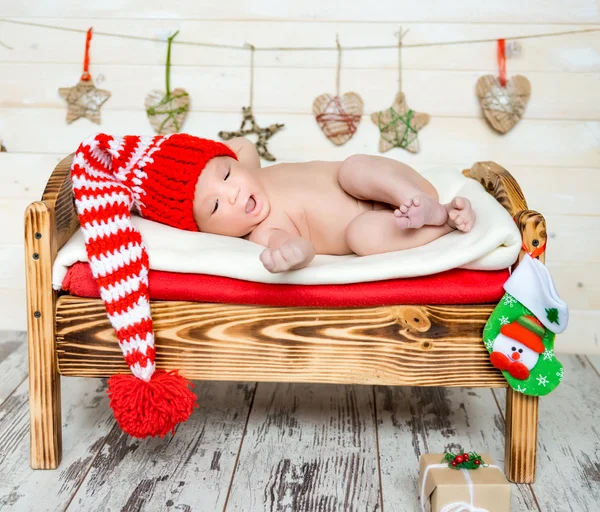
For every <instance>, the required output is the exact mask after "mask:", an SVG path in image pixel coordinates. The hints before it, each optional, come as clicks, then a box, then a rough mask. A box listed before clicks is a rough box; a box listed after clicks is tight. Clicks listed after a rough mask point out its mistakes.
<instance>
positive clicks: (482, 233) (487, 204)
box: [52, 168, 521, 289]
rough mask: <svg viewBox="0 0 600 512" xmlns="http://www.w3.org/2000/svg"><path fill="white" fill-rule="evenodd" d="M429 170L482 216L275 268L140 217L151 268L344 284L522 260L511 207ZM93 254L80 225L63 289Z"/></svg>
mask: <svg viewBox="0 0 600 512" xmlns="http://www.w3.org/2000/svg"><path fill="white" fill-rule="evenodd" d="M423 175H424V176H425V177H426V178H427V179H428V180H429V181H431V182H432V183H433V185H434V186H435V187H436V189H437V190H438V191H439V194H440V201H441V202H442V203H448V202H450V201H451V200H452V198H453V197H455V196H457V195H459V196H465V197H467V198H469V199H470V200H471V203H472V204H473V207H474V209H475V212H476V214H477V220H476V222H475V226H474V228H473V229H472V230H471V231H470V232H469V233H461V232H458V231H455V232H452V233H449V234H447V235H444V236H443V237H441V238H439V239H437V240H434V241H433V242H431V243H429V244H427V245H425V246H422V247H417V248H414V249H409V250H406V251H398V252H389V253H385V254H374V255H372V256H362V257H359V256H356V255H347V256H329V255H317V256H316V257H315V259H314V260H313V261H312V262H311V264H310V265H308V266H307V267H305V268H303V269H300V270H292V271H288V272H283V273H280V274H271V273H270V272H268V271H267V270H265V268H264V267H263V265H262V263H261V262H260V260H259V259H258V257H259V255H260V253H261V252H262V250H263V249H264V248H263V247H262V246H260V245H258V244H255V243H253V242H250V241H248V240H244V239H242V238H231V237H226V236H220V235H212V234H207V233H192V232H189V231H182V230H179V229H175V228H171V227H168V226H164V225H162V224H158V223H155V222H151V221H148V220H145V219H142V218H139V217H136V216H134V217H133V223H134V225H135V226H136V227H137V228H138V229H139V230H140V232H141V233H142V238H143V240H144V242H145V244H146V246H147V248H148V253H149V257H150V268H152V269H155V270H164V271H169V272H187V273H197V274H212V275H218V276H226V277H233V278H237V279H243V280H246V281H256V282H261V283H289V284H303V285H309V284H343V283H358V282H366V281H380V280H383V279H393V278H399V277H414V276H422V275H428V274H436V273H438V272H443V271H445V270H449V269H452V268H459V267H460V268H468V269H477V270H498V269H503V268H507V267H509V266H510V265H512V263H514V262H515V260H516V259H517V256H518V254H519V250H520V248H521V236H520V233H519V230H518V229H517V227H516V225H515V223H514V221H513V220H512V218H511V217H510V215H509V214H508V212H507V211H506V210H505V209H504V208H503V207H502V206H500V204H499V203H498V202H497V201H496V200H495V199H494V198H493V197H492V196H491V195H489V194H488V193H487V192H486V191H485V190H484V188H483V187H482V186H481V185H480V184H479V183H478V182H476V181H475V180H473V179H470V178H465V177H464V176H463V175H462V174H461V173H460V172H459V171H457V170H455V169H445V168H440V169H432V170H430V171H426V172H424V173H423ZM77 261H87V255H86V252H85V245H84V241H83V235H82V233H81V230H79V231H77V232H76V233H75V234H74V235H73V237H72V238H71V240H69V241H68V242H67V244H65V246H64V247H63V248H62V249H61V250H60V251H59V253H58V256H57V258H56V262H55V264H54V269H53V278H52V282H53V286H54V287H55V288H56V289H60V287H61V283H62V281H63V279H64V277H65V275H66V272H67V270H68V268H69V267H70V266H71V265H72V264H73V263H75V262H77Z"/></svg>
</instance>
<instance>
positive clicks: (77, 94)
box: [58, 77, 110, 124]
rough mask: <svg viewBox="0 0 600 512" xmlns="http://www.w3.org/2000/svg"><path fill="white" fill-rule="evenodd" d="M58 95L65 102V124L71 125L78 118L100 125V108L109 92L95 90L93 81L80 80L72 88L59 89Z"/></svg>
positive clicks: (108, 96) (90, 79)
mask: <svg viewBox="0 0 600 512" xmlns="http://www.w3.org/2000/svg"><path fill="white" fill-rule="evenodd" d="M58 93H59V94H60V95H61V96H62V97H63V98H64V99H65V100H67V123H68V124H71V123H72V122H73V121H75V120H77V119H79V118H80V117H87V118H88V119H89V120H90V121H92V122H94V123H96V124H100V107H101V106H102V105H104V103H105V102H106V100H108V98H110V92H108V91H105V90H103V89H96V86H95V85H94V81H93V80H92V78H91V77H90V78H89V79H88V80H80V81H79V83H78V84H77V85H75V86H73V87H61V88H60V89H59V90H58Z"/></svg>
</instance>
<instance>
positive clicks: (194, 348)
mask: <svg viewBox="0 0 600 512" xmlns="http://www.w3.org/2000/svg"><path fill="white" fill-rule="evenodd" d="M492 309H493V306H490V305H472V306H383V307H374V308H343V309H318V308H282V307H262V306H240V305H231V304H202V303H193V302H175V301H153V302H152V318H153V321H154V332H155V336H156V346H157V351H156V352H157V357H156V363H157V367H159V368H160V367H164V368H180V369H181V370H182V373H184V374H185V375H187V376H188V378H192V379H217V380H236V379H242V378H243V379H244V380H256V381H296V382H336V383H360V384H394V385H421V386H506V381H505V379H504V377H503V376H502V374H501V373H500V372H499V371H498V370H496V369H495V368H493V367H492V366H491V364H490V363H489V354H488V353H487V351H486V349H485V347H484V346H483V344H482V342H481V333H482V331H483V327H484V325H485V323H486V321H487V318H488V317H489V315H490V314H491V311H492ZM56 330H57V332H56V336H57V338H56V339H57V358H58V366H59V371H60V373H61V374H62V375H78V376H95V377H100V376H110V375H112V374H113V373H116V372H119V371H128V367H127V365H126V364H125V362H124V360H123V357H122V355H121V350H120V348H119V346H118V344H117V339H116V337H115V335H114V329H113V328H112V326H111V325H110V323H109V321H108V318H107V317H106V310H105V306H104V303H103V302H102V301H101V300H100V299H86V298H80V297H72V296H69V295H64V296H61V297H60V298H59V300H58V304H57V310H56Z"/></svg>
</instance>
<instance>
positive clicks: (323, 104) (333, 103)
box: [313, 92, 363, 146]
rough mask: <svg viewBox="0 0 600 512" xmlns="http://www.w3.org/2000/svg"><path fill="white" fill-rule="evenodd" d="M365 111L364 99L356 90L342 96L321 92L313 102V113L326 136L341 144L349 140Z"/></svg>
mask: <svg viewBox="0 0 600 512" xmlns="http://www.w3.org/2000/svg"><path fill="white" fill-rule="evenodd" d="M362 113H363V100H362V98H361V97H360V96H359V95H358V94H356V93H355V92H347V93H345V94H343V95H342V96H331V94H321V96H318V97H317V98H315V101H314V102H313V114H314V115H315V117H316V119H317V123H319V126H320V127H321V130H323V133H324V134H325V136H326V137H327V138H328V139H329V140H330V141H331V142H333V143H334V144H336V145H338V146H341V145H342V144H345V143H346V142H348V141H349V140H350V139H351V138H352V136H353V135H354V133H355V132H356V129H357V128H358V123H360V120H361V117H362Z"/></svg>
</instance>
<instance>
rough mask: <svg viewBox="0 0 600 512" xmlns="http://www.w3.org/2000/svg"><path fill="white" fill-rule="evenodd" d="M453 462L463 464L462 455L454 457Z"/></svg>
mask: <svg viewBox="0 0 600 512" xmlns="http://www.w3.org/2000/svg"><path fill="white" fill-rule="evenodd" d="M454 460H455V461H456V463H457V464H462V463H463V456H462V455H457V456H456V457H454Z"/></svg>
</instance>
